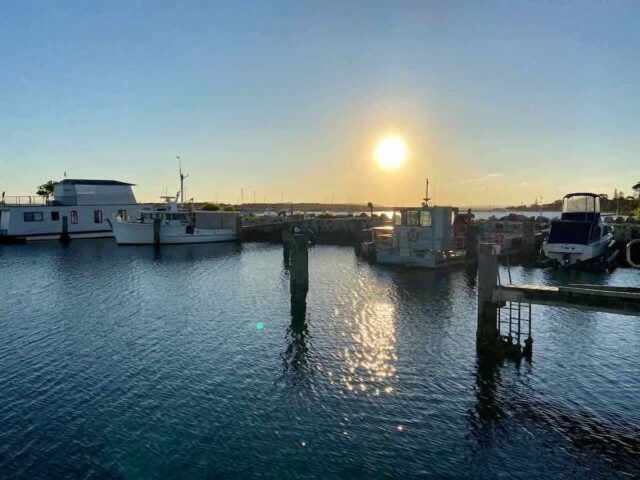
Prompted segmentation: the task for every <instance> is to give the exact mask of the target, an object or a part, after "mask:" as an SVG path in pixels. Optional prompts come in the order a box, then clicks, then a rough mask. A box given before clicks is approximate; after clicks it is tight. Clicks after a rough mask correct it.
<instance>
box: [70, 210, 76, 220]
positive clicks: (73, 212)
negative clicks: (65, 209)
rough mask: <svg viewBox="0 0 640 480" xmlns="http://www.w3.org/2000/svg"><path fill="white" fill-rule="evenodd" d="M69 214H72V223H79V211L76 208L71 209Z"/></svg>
mask: <svg viewBox="0 0 640 480" xmlns="http://www.w3.org/2000/svg"><path fill="white" fill-rule="evenodd" d="M69 214H70V215H71V223H78V212H77V211H76V210H71V212H69Z"/></svg>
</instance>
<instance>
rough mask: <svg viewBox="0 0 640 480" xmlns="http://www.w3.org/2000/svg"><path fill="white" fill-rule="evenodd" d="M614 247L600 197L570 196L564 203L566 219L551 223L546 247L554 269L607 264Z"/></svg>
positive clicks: (580, 194) (573, 194) (544, 245)
mask: <svg viewBox="0 0 640 480" xmlns="http://www.w3.org/2000/svg"><path fill="white" fill-rule="evenodd" d="M613 243H614V240H613V233H612V228H611V227H610V226H609V225H605V224H604V223H603V221H602V219H601V217H600V197H599V196H598V195H597V194H594V193H570V194H568V195H565V197H564V198H563V200H562V216H561V217H560V219H554V220H552V221H551V227H550V230H549V237H548V238H547V240H546V241H545V242H544V244H543V245H542V251H543V253H544V255H545V256H546V257H547V258H549V259H551V260H552V261H553V264H554V266H562V267H572V266H577V265H580V264H583V263H586V262H589V263H592V262H598V261H601V262H603V263H604V262H605V261H606V260H607V257H608V254H609V250H610V249H611V247H612V245H613Z"/></svg>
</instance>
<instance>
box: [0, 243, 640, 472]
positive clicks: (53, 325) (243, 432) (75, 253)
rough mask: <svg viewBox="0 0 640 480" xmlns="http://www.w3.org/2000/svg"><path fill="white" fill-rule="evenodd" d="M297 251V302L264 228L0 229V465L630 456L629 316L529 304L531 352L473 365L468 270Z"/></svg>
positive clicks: (404, 466) (410, 463)
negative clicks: (137, 239) (131, 241)
mask: <svg viewBox="0 0 640 480" xmlns="http://www.w3.org/2000/svg"><path fill="white" fill-rule="evenodd" d="M310 271H311V279H310V282H311V287H310V292H309V295H308V297H307V302H306V305H304V304H299V303H294V304H293V305H292V304H291V302H290V296H289V281H288V272H287V270H286V269H285V268H284V266H283V260H282V249H281V247H280V246H277V245H266V244H245V245H242V246H238V245H232V244H224V245H193V246H175V247H165V248H162V250H160V251H159V252H156V251H154V249H153V248H145V247H140V248H136V247H117V246H116V245H115V243H114V242H113V241H112V240H95V241H76V242H73V243H72V244H71V245H70V246H69V247H68V248H63V247H61V246H60V245H59V244H58V243H56V242H51V243H39V244H29V245H26V246H4V247H0V292H1V295H2V296H1V297H0V298H1V299H0V315H1V316H0V477H3V478H10V477H12V476H16V477H24V478H56V477H57V478H59V477H74V478H86V477H92V478H177V477H182V478H223V477H224V478H246V477H264V478H293V477H300V478H338V477H341V478H361V477H365V476H366V477H370V478H381V477H395V478H411V477H424V476H427V475H433V476H451V477H467V478H472V477H473V478H477V477H485V478H495V477H496V476H504V477H510V476H514V477H531V478H534V477H535V478H540V477H551V476H554V477H555V476H564V477H568V478H588V477H594V476H610V477H620V478H628V477H633V476H636V477H637V476H638V475H640V432H639V428H640V427H639V425H640V376H639V375H638V372H640V355H639V348H638V347H639V345H640V319H639V318H637V317H623V316H617V315H612V314H602V313H594V312H587V313H586V312H580V311H576V310H571V309H563V308H546V307H541V306H534V308H533V315H534V319H533V322H534V323H533V336H534V353H533V362H532V363H531V364H527V363H522V364H521V365H520V366H517V365H516V364H514V363H513V362H504V363H503V364H501V365H493V364H485V363H483V362H478V359H477V357H476V353H475V330H476V325H475V310H476V271H475V270H474V269H471V268H460V269H456V270H450V271H441V272H428V271H401V270H393V269H389V268H383V267H380V266H370V265H368V264H366V263H363V262H361V261H359V260H357V259H356V257H355V256H354V254H353V250H352V249H350V248H346V247H317V248H316V249H314V250H312V251H311V252H310ZM511 273H512V275H513V277H514V281H522V282H527V283H545V284H557V283H568V282H570V281H571V282H589V283H612V284H619V285H638V284H640V272H636V271H631V270H617V271H616V272H615V273H614V274H612V275H610V276H604V275H593V274H592V275H586V274H582V275H578V276H573V277H569V276H567V275H563V274H560V273H557V272H551V271H548V270H540V269H525V268H520V267H517V268H512V272H511ZM505 274H506V273H505V272H504V271H503V275H505ZM259 327H262V328H259Z"/></svg>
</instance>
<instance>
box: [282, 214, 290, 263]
mask: <svg viewBox="0 0 640 480" xmlns="http://www.w3.org/2000/svg"><path fill="white" fill-rule="evenodd" d="M291 242H293V233H292V231H291V225H289V224H285V225H284V226H283V227H282V255H283V258H284V263H285V265H289V262H290V260H291Z"/></svg>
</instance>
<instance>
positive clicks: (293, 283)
mask: <svg viewBox="0 0 640 480" xmlns="http://www.w3.org/2000/svg"><path fill="white" fill-rule="evenodd" d="M290 245H291V269H290V271H289V277H290V279H291V280H290V287H291V293H292V294H295V295H306V293H307V291H308V290H309V238H308V237H307V235H306V234H305V233H294V234H293V235H292V242H291V244H290Z"/></svg>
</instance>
